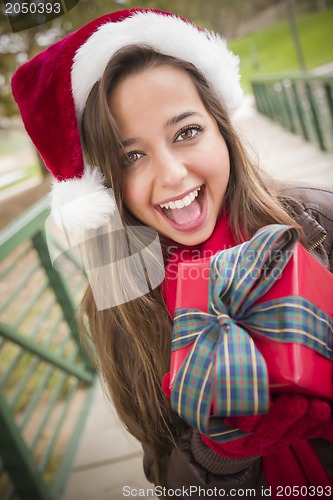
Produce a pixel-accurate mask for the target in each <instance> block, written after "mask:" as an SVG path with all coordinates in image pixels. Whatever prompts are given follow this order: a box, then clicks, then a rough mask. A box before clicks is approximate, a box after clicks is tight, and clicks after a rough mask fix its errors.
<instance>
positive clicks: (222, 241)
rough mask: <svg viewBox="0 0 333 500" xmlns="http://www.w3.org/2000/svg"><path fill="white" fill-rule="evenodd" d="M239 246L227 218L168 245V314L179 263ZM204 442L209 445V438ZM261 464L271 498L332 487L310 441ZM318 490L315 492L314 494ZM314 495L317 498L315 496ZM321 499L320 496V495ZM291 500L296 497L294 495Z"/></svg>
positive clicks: (173, 303)
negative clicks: (196, 241) (205, 232)
mask: <svg viewBox="0 0 333 500" xmlns="http://www.w3.org/2000/svg"><path fill="white" fill-rule="evenodd" d="M237 244H238V242H237V241H236V240H235V237H234V235H233V234H232V230H231V227H230V226H229V223H228V218H227V216H226V215H225V216H221V217H220V219H219V220H218V222H217V224H216V227H215V229H214V232H213V234H212V235H211V236H210V238H209V239H208V240H206V241H205V242H204V243H201V244H200V245H197V246H193V247H186V246H183V245H178V244H177V243H174V244H173V245H170V246H169V250H170V251H171V252H172V253H171V257H170V258H169V260H168V263H167V266H166V280H165V282H164V284H163V292H164V296H165V301H166V305H167V308H168V311H169V312H170V314H171V316H172V317H173V316H174V312H175V303H176V287H177V268H178V264H179V263H180V262H189V261H191V260H196V259H202V258H210V257H211V256H212V255H214V254H215V253H216V252H219V251H221V250H225V249H227V248H231V247H233V246H235V245H237ZM166 393H167V391H166ZM204 441H205V443H206V444H208V445H209V440H208V439H207V438H206V439H204ZM211 447H212V448H213V449H214V451H215V452H217V453H218V444H217V443H212V446H211ZM262 461H263V470H264V474H265V479H266V482H267V486H268V487H270V488H271V499H274V498H279V497H280V498H281V497H282V498H284V497H285V495H288V492H287V490H284V489H283V488H284V487H286V486H288V487H293V486H297V487H298V489H299V490H300V489H301V487H302V486H303V487H305V488H309V486H310V485H311V486H313V487H314V488H315V487H317V486H321V487H323V488H325V486H326V487H327V488H329V487H333V480H332V478H331V477H330V476H329V474H328V473H327V472H326V471H325V470H324V468H323V466H322V464H321V462H320V460H319V458H318V456H317V454H316V452H315V451H314V449H313V448H312V446H311V445H310V443H309V442H308V441H300V442H298V443H296V444H295V445H293V446H288V447H287V448H285V449H284V450H282V451H280V452H278V453H275V454H272V455H268V456H264V457H262ZM280 490H281V494H280V495H279V497H277V496H276V495H277V494H279V492H280ZM303 491H304V490H303ZM307 491H308V490H307ZM316 491H317V490H316V489H314V492H316ZM311 496H313V498H317V496H316V494H314V495H311ZM318 496H320V495H319V494H318ZM290 497H291V498H293V494H292V495H290ZM322 497H323V495H322Z"/></svg>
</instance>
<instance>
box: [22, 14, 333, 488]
mask: <svg viewBox="0 0 333 500" xmlns="http://www.w3.org/2000/svg"><path fill="white" fill-rule="evenodd" d="M13 93H14V96H15V98H16V100H17V102H18V104H19V106H20V110H21V113H22V117H23V120H24V122H25V126H26V128H27V130H28V132H29V134H30V135H31V137H32V139H33V140H34V142H35V144H36V146H37V147H38V149H39V150H40V152H41V154H42V156H43V158H44V160H45V162H46V164H47V166H48V167H49V169H50V170H51V172H52V173H53V174H54V175H55V177H56V178H57V180H58V183H57V185H56V186H55V187H54V193H53V201H52V208H53V212H54V214H55V215H58V218H59V213H60V214H61V216H60V219H61V221H62V223H63V225H64V227H65V228H66V230H68V231H70V230H71V229H77V228H78V227H81V228H85V229H89V230H91V229H92V228H100V227H101V226H103V225H104V224H105V223H106V221H108V220H109V219H110V217H111V218H112V215H111V214H112V212H113V211H114V205H113V203H114V200H115V202H116V207H117V210H118V211H119V214H120V217H121V223H122V225H123V227H124V228H125V229H126V228H128V227H129V226H140V225H145V226H149V227H151V228H153V229H155V230H156V231H157V232H158V233H159V235H160V239H161V243H162V247H163V252H164V256H165V263H166V266H167V267H166V271H167V272H166V283H167V286H166V287H164V288H163V289H162V288H161V287H156V288H155V289H153V290H150V291H149V293H147V294H145V295H143V296H141V297H139V298H137V299H135V300H131V301H130V302H127V303H126V302H125V303H123V304H121V305H118V306H115V307H112V308H107V309H103V310H98V308H97V306H96V303H95V300H94V296H93V292H92V290H91V288H88V290H87V292H86V295H85V298H84V300H83V304H82V310H83V312H84V313H85V314H86V315H87V316H88V319H89V326H90V332H91V338H92V339H93V343H94V345H95V348H96V352H97V356H98V362H99V366H100V369H101V372H102V374H103V376H104V378H105V380H106V383H107V387H108V389H109V392H110V395H111V397H112V399H113V402H114V404H115V406H116V409H117V411H118V414H119V416H120V418H121V419H122V421H123V422H124V425H125V426H126V427H127V429H128V430H129V432H131V433H132V434H133V435H134V436H136V437H137V438H138V439H139V440H140V441H141V442H142V444H143V447H144V450H145V460H144V466H145V472H146V475H147V477H148V479H149V480H151V481H152V482H155V484H161V485H165V486H167V487H168V488H173V489H176V488H189V487H190V486H193V487H195V486H197V487H199V486H200V487H202V488H206V490H208V489H211V488H215V487H216V488H217V489H224V490H225V491H226V492H228V491H229V492H231V490H237V489H239V490H240V489H241V488H243V489H245V488H256V491H257V496H258V497H259V496H261V495H263V493H262V488H263V487H266V486H267V485H269V484H270V483H271V482H272V479H271V478H272V471H274V474H275V472H276V471H277V473H278V479H276V478H275V484H276V483H277V481H279V480H280V478H281V483H278V484H281V485H282V478H284V479H283V480H284V481H286V484H288V485H296V486H302V485H307V486H309V485H312V486H313V487H314V488H316V487H318V485H321V486H325V487H327V488H330V487H331V482H330V481H331V480H330V476H329V475H328V470H329V462H330V461H329V456H330V454H331V456H332V453H333V448H332V446H331V443H330V441H329V440H332V439H333V435H332V434H333V432H332V420H331V409H330V406H329V404H328V403H325V402H323V401H320V400H318V399H314V398H306V397H304V396H301V395H297V396H296V395H294V396H287V395H283V396H278V397H275V398H274V399H273V398H272V404H271V409H270V411H269V412H268V414H267V415H264V416H262V417H261V418H260V419H259V420H258V421H257V423H256V426H255V427H254V429H253V432H252V438H251V440H247V439H245V440H238V441H240V442H241V444H240V445H239V446H238V444H237V442H236V444H235V443H233V444H232V445H230V444H229V443H228V444H225V445H223V446H222V445H221V446H220V445H216V443H214V442H212V441H211V440H209V439H207V437H205V436H201V435H200V433H199V432H198V431H196V430H194V429H192V428H191V427H190V426H189V425H188V424H187V423H186V422H184V421H183V420H182V419H181V418H180V417H179V416H178V415H177V414H176V413H175V412H174V410H173V409H172V408H171V406H170V402H169V399H168V397H167V396H166V395H165V393H164V391H163V389H162V380H163V377H164V376H165V374H166V373H167V372H168V371H169V369H170V354H171V337H172V322H173V321H172V320H173V317H172V314H173V310H174V293H175V283H176V278H177V273H174V272H173V271H174V269H172V266H171V265H170V262H171V259H170V261H169V264H168V258H169V257H170V254H172V255H177V258H178V260H179V261H181V260H182V255H184V253H185V252H184V251H186V259H187V260H191V252H192V256H193V255H194V251H195V255H196V258H198V256H199V257H200V256H204V255H207V253H208V252H211V254H214V253H215V252H217V251H219V250H221V249H224V248H226V247H230V246H234V245H237V244H238V243H239V242H242V241H244V240H246V239H249V238H251V237H252V236H253V235H254V233H255V232H256V231H257V230H258V229H260V228H261V227H263V226H266V225H268V224H286V225H295V224H296V225H299V226H301V227H302V229H303V232H304V237H303V240H302V242H303V244H304V245H305V246H306V247H307V248H308V249H309V250H310V251H311V252H312V253H313V255H314V256H315V257H316V258H317V259H318V260H319V261H320V262H321V263H322V264H323V265H324V266H325V267H327V268H328V269H330V270H332V269H333V210H332V206H333V204H332V201H333V195H331V194H330V193H328V192H324V191H322V190H321V191H320V192H319V191H318V190H311V189H293V190H292V191H291V190H289V192H288V190H287V189H284V190H283V189H282V188H279V187H278V186H276V185H275V184H274V183H273V182H272V181H271V180H270V179H268V178H266V177H265V176H264V175H263V174H262V173H261V172H260V171H259V169H258V167H257V166H256V165H255V164H253V162H252V161H251V160H250V159H249V158H248V156H247V154H246V152H245V150H244V148H243V147H242V144H241V141H240V139H239V137H238V135H237V133H236V131H235V129H234V127H233V125H232V121H231V120H232V116H233V114H234V111H235V110H236V109H237V107H238V106H239V104H240V102H241V95H242V93H241V89H240V86H239V75H238V61H237V59H236V58H235V56H233V54H231V53H230V52H229V51H228V50H227V48H226V45H225V41H224V40H223V39H221V38H220V37H218V36H216V35H214V34H209V33H206V32H204V31H201V30H199V29H198V28H196V27H195V26H193V25H191V24H190V23H187V22H186V21H184V20H182V19H180V18H177V17H175V16H171V15H169V14H165V13H161V12H153V11H140V10H136V11H121V12H119V13H113V14H110V15H109V16H104V17H103V18H100V19H98V20H96V21H94V22H92V23H90V24H89V25H87V26H85V27H83V28H81V30H78V31H77V32H75V33H73V34H71V35H69V36H68V37H66V38H65V39H64V40H62V41H60V42H58V43H57V44H55V45H53V46H52V47H50V48H48V49H46V51H44V52H42V53H41V54H39V56H37V57H36V58H35V59H33V60H32V61H30V62H28V63H27V64H26V65H24V66H22V67H21V68H19V70H18V72H17V73H16V75H15V76H14V79H13ZM28 98H29V99H28ZM82 150H83V154H82ZM83 157H84V159H85V162H86V166H85V167H84V163H83ZM87 165H90V167H88V166H87ZM91 166H93V167H91ZM111 188H112V193H113V197H114V200H113V199H112V197H110V195H109V192H110V191H107V189H109V190H110V189H111ZM117 236H119V233H114V234H113V236H112V234H109V237H110V240H109V244H110V245H111V246H112V245H113V246H114V248H116V247H117V245H119V242H118V240H117ZM172 252H174V253H172ZM173 262H174V261H173ZM120 286H121V284H120ZM166 304H167V306H168V307H167V306H166ZM281 422H283V423H282V424H281ZM296 431H297V432H296ZM314 438H316V439H314ZM310 439H311V440H312V445H311V449H309V448H308V444H306V445H305V444H304V443H308V440H310ZM298 442H300V443H303V444H304V446H305V447H306V448H300V447H298V448H297V446H294V448H290V446H289V445H295V444H297V443H298ZM303 444H302V446H303ZM314 448H315V449H316V450H317V453H315V452H314ZM295 450H296V451H295ZM300 450H301V451H300ZM304 450H305V451H304ZM302 453H303V455H304V454H305V455H306V456H307V457H310V458H308V462H307V463H311V464H312V465H311V468H312V470H315V471H316V472H315V474H312V479H311V481H312V482H311V481H310V479H309V478H308V475H306V474H305V475H304V473H303V472H299V471H298V472H299V474H298V476H297V470H298V469H297V467H298V466H297V465H295V463H299V460H298V459H296V458H295V457H296V456H298V457H299V455H300V454H302ZM318 456H319V457H320V459H321V460H322V463H323V465H321V463H320V461H319V458H318ZM261 457H264V459H262V458H261ZM288 464H290V465H288ZM331 464H332V461H331ZM288 467H290V469H291V471H292V474H288ZM298 468H299V467H298ZM296 469H297V470H296ZM303 469H304V467H303ZM303 469H302V471H303ZM308 469H309V468H308ZM295 471H296V472H295ZM274 474H273V475H274ZM279 474H280V475H279ZM295 474H296V476H295ZM291 476H292V478H291ZM314 476H315V477H314ZM286 478H287V479H286ZM297 481H303V482H299V483H298V482H297ZM306 481H307V482H306ZM307 486H306V487H307ZM216 491H217V490H216ZM326 491H327V492H328V491H329V490H328V489H327V490H326ZM314 492H315V493H316V491H315V490H314ZM183 495H186V493H183ZM193 495H194V497H195V494H193ZM234 496H235V495H234ZM313 496H314V495H313Z"/></svg>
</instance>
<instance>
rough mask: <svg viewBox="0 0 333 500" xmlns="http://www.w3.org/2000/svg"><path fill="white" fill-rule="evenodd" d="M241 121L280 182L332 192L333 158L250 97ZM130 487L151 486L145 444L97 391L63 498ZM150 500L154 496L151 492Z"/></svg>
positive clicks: (109, 499) (91, 498) (103, 497)
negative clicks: (287, 128)
mask: <svg viewBox="0 0 333 500" xmlns="http://www.w3.org/2000/svg"><path fill="white" fill-rule="evenodd" d="M237 122H238V128H239V130H240V132H241V134H242V135H243V137H244V140H246V141H247V143H248V145H249V147H251V148H253V147H254V148H255V149H256V150H257V152H258V154H259V159H260V163H261V164H262V165H263V166H264V167H265V168H266V170H267V171H268V172H269V173H270V174H271V175H273V176H274V177H275V178H277V179H282V180H288V181H295V182H297V183H301V184H303V185H305V184H309V185H313V186H318V187H323V188H328V189H332V190H333V156H332V155H329V154H325V153H322V152H321V151H320V150H319V149H317V148H316V147H314V146H313V145H311V144H308V143H305V142H304V141H303V140H302V139H301V138H299V137H297V136H294V135H293V134H290V133H289V132H287V131H285V130H284V129H282V128H281V127H280V126H279V125H276V124H274V123H272V122H270V121H269V120H268V119H266V118H264V117H263V116H260V115H259V114H258V113H256V112H255V111H254V109H253V102H252V101H251V98H249V99H247V101H246V105H245V106H244V108H243V109H242V111H241V112H240V113H239V115H238V118H237ZM125 486H128V487H130V488H135V489H137V490H138V489H140V488H151V487H152V485H150V484H149V483H148V482H147V480H146V479H145V477H144V473H143V470H142V453H141V446H140V445H139V444H138V443H137V442H136V441H135V440H134V439H133V438H132V437H131V436H129V435H128V434H127V433H126V432H125V431H124V430H123V429H122V428H121V426H120V424H119V423H118V420H117V418H116V416H115V412H114V410H113V408H112V405H111V403H109V402H108V401H107V399H106V397H105V396H104V395H103V393H102V390H101V389H100V388H98V389H97V391H96V397H95V401H94V404H93V407H92V410H91V413H90V415H89V419H88V422H87V424H86V427H85V431H84V435H83V438H82V440H81V444H80V448H79V450H78V454H77V457H76V461H75V464H74V467H73V470H72V474H71V477H70V480H69V482H68V485H67V489H66V492H65V495H64V497H63V500H119V499H121V498H124V496H123V487H125ZM133 496H134V495H133ZM137 496H140V495H139V492H137ZM141 496H142V495H141ZM146 496H148V497H149V498H154V497H153V496H152V492H150V493H149V492H148V493H146Z"/></svg>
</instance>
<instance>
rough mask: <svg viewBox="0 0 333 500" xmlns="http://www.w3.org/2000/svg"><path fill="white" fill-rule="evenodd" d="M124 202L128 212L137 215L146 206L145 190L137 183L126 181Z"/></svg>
mask: <svg viewBox="0 0 333 500" xmlns="http://www.w3.org/2000/svg"><path fill="white" fill-rule="evenodd" d="M123 200H124V204H125V205H126V207H127V208H128V210H129V211H130V212H132V213H133V214H134V215H137V214H139V213H140V212H141V211H142V209H143V208H144V206H145V200H146V193H145V190H144V189H143V188H142V187H140V185H139V184H138V183H137V182H133V181H125V184H124V194H123Z"/></svg>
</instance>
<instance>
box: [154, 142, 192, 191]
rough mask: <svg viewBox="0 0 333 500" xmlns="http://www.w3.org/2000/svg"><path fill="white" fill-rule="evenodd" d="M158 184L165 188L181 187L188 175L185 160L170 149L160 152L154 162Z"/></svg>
mask: <svg viewBox="0 0 333 500" xmlns="http://www.w3.org/2000/svg"><path fill="white" fill-rule="evenodd" d="M154 168H155V176H156V182H157V183H158V184H159V185H160V186H162V187H164V188H172V187H177V186H179V185H180V184H181V183H182V181H183V180H184V178H185V177H186V175H187V168H186V165H185V164H184V162H183V159H182V158H181V157H180V156H179V155H177V154H176V153H175V152H173V151H171V150H170V149H168V148H164V149H163V151H161V150H160V151H159V154H158V155H157V156H156V157H155V161H154Z"/></svg>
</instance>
